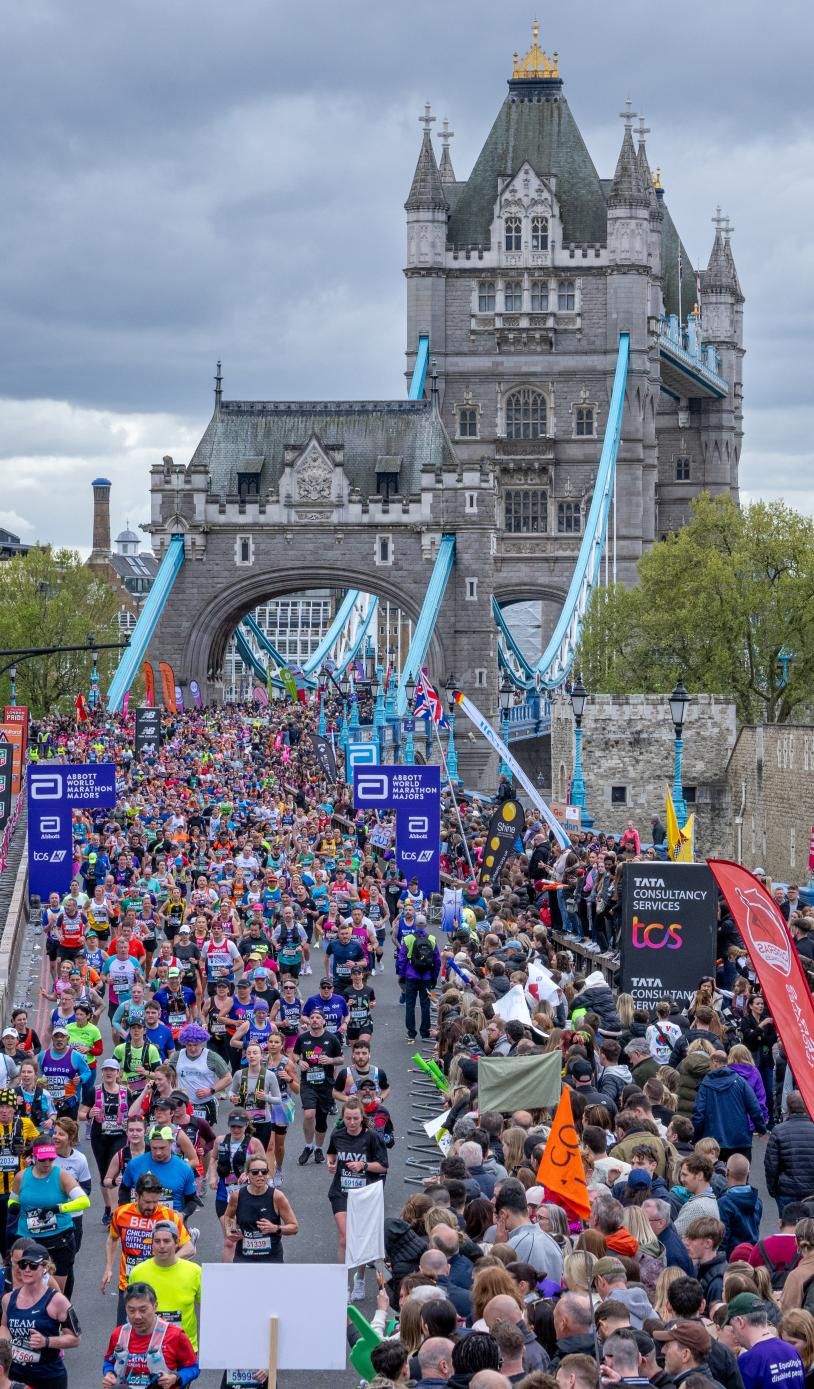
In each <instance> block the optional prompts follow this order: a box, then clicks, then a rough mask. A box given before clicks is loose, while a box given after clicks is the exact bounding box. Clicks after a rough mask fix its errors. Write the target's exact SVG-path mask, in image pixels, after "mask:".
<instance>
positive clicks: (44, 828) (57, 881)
mask: <svg viewBox="0 0 814 1389" xmlns="http://www.w3.org/2000/svg"><path fill="white" fill-rule="evenodd" d="M115 804H116V768H115V767H114V766H113V765H112V764H107V763H91V764H88V765H85V764H61V765H58V766H54V764H53V763H51V764H50V765H49V766H47V767H30V768H29V771H28V870H29V871H28V877H29V882H28V891H29V893H30V894H31V895H32V896H33V895H34V894H35V893H36V894H37V895H38V896H40V897H42V898H43V899H47V897H48V895H49V893H51V892H59V893H60V895H62V894H63V893H64V892H66V891H67V889H68V885H69V883H70V881H71V864H72V856H73V835H72V830H71V811H72V810H73V809H74V808H78V807H80V806H104V807H112V806H114V805H115Z"/></svg>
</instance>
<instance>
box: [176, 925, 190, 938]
mask: <svg viewBox="0 0 814 1389" xmlns="http://www.w3.org/2000/svg"><path fill="white" fill-rule="evenodd" d="M178 934H179V936H191V935H192V927H191V926H181V927H180V928H179V930H178Z"/></svg>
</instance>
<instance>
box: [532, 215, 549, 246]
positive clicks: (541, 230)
mask: <svg viewBox="0 0 814 1389" xmlns="http://www.w3.org/2000/svg"><path fill="white" fill-rule="evenodd" d="M531 249H532V251H547V250H548V218H547V217H532V219H531Z"/></svg>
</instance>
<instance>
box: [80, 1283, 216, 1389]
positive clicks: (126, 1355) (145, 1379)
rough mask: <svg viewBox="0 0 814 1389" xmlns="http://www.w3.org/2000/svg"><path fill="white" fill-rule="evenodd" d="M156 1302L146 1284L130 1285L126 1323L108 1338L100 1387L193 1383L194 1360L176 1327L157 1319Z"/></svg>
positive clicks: (185, 1340)
mask: <svg viewBox="0 0 814 1389" xmlns="http://www.w3.org/2000/svg"><path fill="white" fill-rule="evenodd" d="M157 1308H158V1299H157V1297H156V1294H155V1292H154V1290H153V1289H152V1287H150V1286H149V1284H147V1283H137V1282H134V1283H131V1284H130V1286H129V1287H128V1289H127V1292H126V1294H125V1298H124V1310H125V1313H126V1315H127V1321H126V1322H124V1323H123V1324H122V1325H120V1326H117V1327H116V1330H115V1331H114V1332H113V1334H112V1335H111V1337H110V1341H109V1343H108V1347H107V1353H106V1355H105V1358H104V1363H103V1370H104V1379H103V1381H102V1382H103V1384H105V1385H110V1386H115V1385H121V1384H128V1385H147V1386H148V1385H150V1381H151V1380H152V1382H153V1384H156V1385H160V1386H161V1389H165V1386H167V1389H169V1386H170V1385H175V1384H177V1385H178V1386H183V1385H186V1384H189V1383H191V1381H192V1380H194V1379H197V1377H198V1374H199V1373H200V1371H199V1368H198V1360H197V1357H196V1355H195V1351H194V1350H193V1348H192V1346H191V1344H190V1342H189V1338H188V1337H187V1336H186V1334H185V1333H184V1331H182V1329H181V1327H180V1326H172V1325H170V1323H168V1322H166V1321H164V1320H163V1319H162V1318H160V1317H159V1316H158V1311H157ZM162 1381H163V1382H162Z"/></svg>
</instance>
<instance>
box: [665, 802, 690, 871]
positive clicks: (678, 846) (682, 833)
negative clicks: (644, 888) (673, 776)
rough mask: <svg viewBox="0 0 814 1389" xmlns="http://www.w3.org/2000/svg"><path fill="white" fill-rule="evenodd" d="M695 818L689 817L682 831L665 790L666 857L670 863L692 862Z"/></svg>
mask: <svg viewBox="0 0 814 1389" xmlns="http://www.w3.org/2000/svg"><path fill="white" fill-rule="evenodd" d="M694 827H695V816H694V815H691V816H690V817H689V819H688V820H687V823H686V825H685V826H684V828H683V829H682V828H681V827H680V826H679V823H678V816H677V815H676V809H675V806H674V804H673V795H672V792H671V791H670V788H669V786H668V788H667V856H668V858H669V859H670V861H671V862H672V863H692V862H693V834H694Z"/></svg>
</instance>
